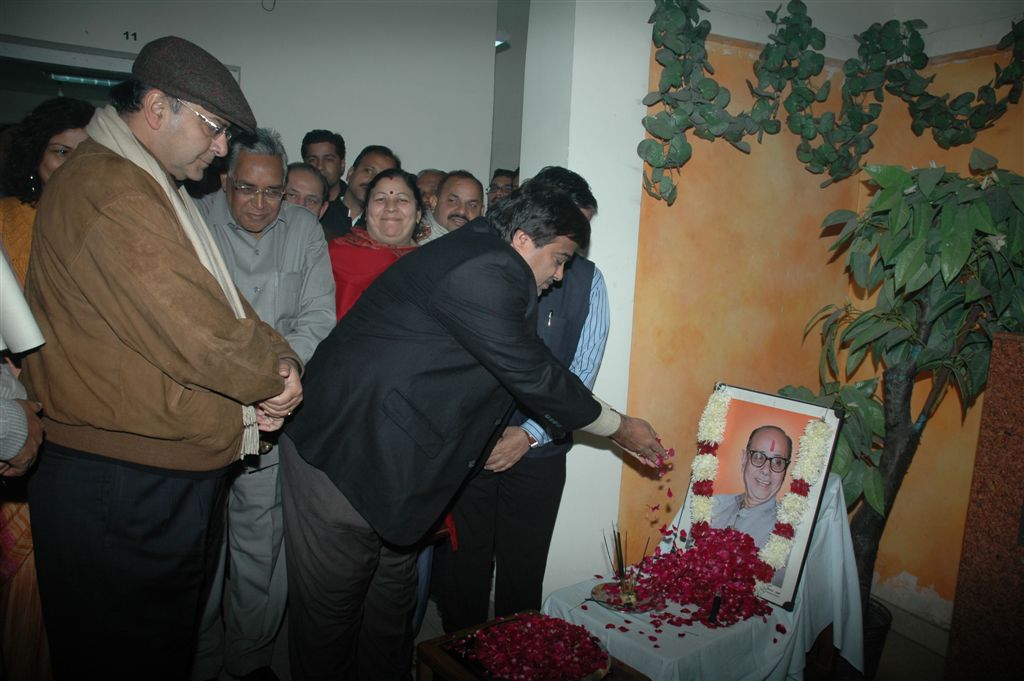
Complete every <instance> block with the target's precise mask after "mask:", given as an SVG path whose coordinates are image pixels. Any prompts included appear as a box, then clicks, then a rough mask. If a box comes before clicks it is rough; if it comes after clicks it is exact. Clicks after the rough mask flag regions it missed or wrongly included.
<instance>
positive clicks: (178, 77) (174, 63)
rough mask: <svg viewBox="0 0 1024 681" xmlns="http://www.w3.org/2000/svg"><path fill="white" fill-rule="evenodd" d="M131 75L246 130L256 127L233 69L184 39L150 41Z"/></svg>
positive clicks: (137, 60)
mask: <svg viewBox="0 0 1024 681" xmlns="http://www.w3.org/2000/svg"><path fill="white" fill-rule="evenodd" d="M132 75H133V76H134V77H135V78H137V79H138V80H140V81H142V82H143V83H145V84H146V85H151V86H152V87H155V88H157V89H160V90H163V91H164V92H166V93H167V94H169V95H172V96H174V97H178V98H180V99H186V100H188V101H190V102H195V103H196V104H199V105H200V106H202V107H203V108H204V109H206V110H207V111H209V112H210V113H213V114H216V115H218V116H220V117H221V118H224V119H226V120H228V121H230V122H232V123H234V124H235V125H237V126H238V127H240V128H242V129H244V130H245V131H246V132H253V131H254V130H255V129H256V117H255V116H253V115H252V109H251V108H249V102H247V101H246V100H245V95H243V94H242V88H240V87H239V86H238V82H237V81H235V79H234V77H233V76H232V75H231V72H230V71H228V69H227V67H226V66H224V64H221V63H220V62H219V61H218V60H217V58H216V57H214V56H213V55H212V54H210V53H209V52H207V51H206V50H204V49H203V48H201V47H199V46H198V45H196V44H194V43H190V42H189V41H187V40H185V39H184V38H179V37H177V36H173V35H170V36H166V37H163V38H157V39H156V40H154V41H152V42H150V43H147V44H146V45H145V47H143V48H142V51H141V52H139V56H138V57H136V58H135V63H134V64H132Z"/></svg>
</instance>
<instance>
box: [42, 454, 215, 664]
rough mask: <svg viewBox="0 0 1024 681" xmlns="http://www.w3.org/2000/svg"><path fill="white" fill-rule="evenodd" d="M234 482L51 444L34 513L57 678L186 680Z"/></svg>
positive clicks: (46, 620) (45, 612) (212, 474)
mask: <svg viewBox="0 0 1024 681" xmlns="http://www.w3.org/2000/svg"><path fill="white" fill-rule="evenodd" d="M225 475H226V470H221V471H216V472H213V473H204V474H196V475H192V474H189V473H179V472H177V471H167V470H162V469H156V468H150V467H146V466H134V465H131V464H125V463H121V462H118V461H115V460H113V459H107V458H104V457H99V456H95V455H92V454H87V453H84V452H78V451H76V450H72V449H67V448H64V447H59V446H56V445H52V444H46V445H44V447H43V451H42V453H41V454H40V456H39V464H38V467H37V469H36V471H35V473H34V474H33V476H32V479H31V480H30V481H29V510H30V512H31V514H32V534H33V537H34V540H35V553H36V570H37V572H38V576H39V592H40V596H41V598H42V605H43V618H44V620H45V622H46V633H47V636H48V637H49V641H50V656H51V658H52V660H53V669H54V676H55V678H57V679H58V680H61V679H89V678H92V679H110V680H116V679H132V680H133V681H136V680H137V679H167V680H168V681H170V680H172V679H173V680H174V681H181V680H182V679H187V678H188V674H189V669H190V667H191V664H192V656H193V651H194V649H195V640H196V631H197V627H198V623H199V614H200V607H201V605H202V603H203V600H204V598H205V593H206V591H207V590H208V589H209V584H210V579H211V577H212V568H213V567H214V562H213V561H214V560H215V559H216V556H217V551H216V547H217V543H218V540H219V532H220V531H221V522H220V517H221V515H222V514H221V513H219V512H218V511H217V509H218V508H219V507H220V505H221V504H223V501H224V495H223V492H224V478H225Z"/></svg>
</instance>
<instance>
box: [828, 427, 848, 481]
mask: <svg viewBox="0 0 1024 681" xmlns="http://www.w3.org/2000/svg"><path fill="white" fill-rule="evenodd" d="M852 460H853V452H851V451H850V443H848V442H847V441H846V438H844V437H843V436H842V435H840V436H839V440H838V441H837V442H836V454H835V456H834V457H832V472H833V473H835V474H836V475H838V476H839V477H842V476H844V475H846V472H847V471H848V470H850V462H851V461H852Z"/></svg>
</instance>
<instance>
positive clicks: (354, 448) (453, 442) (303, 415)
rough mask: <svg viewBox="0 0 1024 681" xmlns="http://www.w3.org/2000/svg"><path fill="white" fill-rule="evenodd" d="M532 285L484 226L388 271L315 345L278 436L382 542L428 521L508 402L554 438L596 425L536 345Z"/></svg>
mask: <svg viewBox="0 0 1024 681" xmlns="http://www.w3.org/2000/svg"><path fill="white" fill-rule="evenodd" d="M536 314H537V286H536V281H535V279H534V275H533V272H532V271H531V270H530V268H529V266H528V265H527V264H526V262H525V261H524V260H523V258H522V257H521V256H520V255H519V254H518V253H516V252H515V251H514V250H513V249H512V247H511V246H510V245H509V244H508V243H506V242H505V241H504V240H502V239H501V238H500V237H499V236H498V234H497V233H496V232H495V231H494V230H493V229H492V228H491V226H490V224H489V223H488V222H487V221H486V220H485V219H483V218H480V219H477V220H474V221H473V222H470V223H469V224H467V225H465V226H464V227H463V228H462V229H459V230H457V231H455V232H454V233H452V234H450V235H448V236H446V237H445V238H443V239H438V240H436V241H433V242H431V243H429V244H427V245H425V246H423V247H422V248H420V249H418V250H417V251H414V252H413V253H410V254H409V255H407V256H406V257H404V258H402V259H401V260H399V261H398V262H397V263H395V264H394V265H392V266H391V267H390V268H389V269H388V270H387V271H386V272H384V274H382V275H381V276H380V278H379V279H378V280H377V281H376V282H374V284H373V285H372V286H371V287H370V288H369V289H368V290H367V291H366V292H365V293H364V294H363V295H362V297H361V298H360V299H359V301H358V302H357V303H356V304H355V306H354V307H353V308H352V309H351V310H350V311H349V313H348V314H346V315H345V317H343V318H342V320H341V321H340V322H339V324H338V326H337V327H336V328H335V329H334V331H332V332H331V334H330V335H329V336H328V337H327V338H326V339H325V340H324V341H323V342H322V343H321V344H320V346H319V347H318V348H317V351H316V353H315V354H314V355H313V358H312V359H311V360H310V362H309V364H308V365H307V367H306V373H305V376H304V377H303V385H304V404H303V406H302V409H301V410H299V412H298V413H297V414H296V416H295V418H294V420H293V422H292V423H291V424H290V425H289V427H288V428H287V430H286V432H287V434H288V436H289V437H290V438H291V439H292V440H293V441H294V442H295V445H296V447H297V449H298V451H299V453H300V454H301V455H302V457H303V458H304V459H306V460H307V461H308V462H309V463H311V464H312V465H314V466H316V467H317V468H320V469H321V470H323V471H324V472H325V473H326V474H327V475H328V476H329V477H330V479H331V480H332V481H333V482H334V484H335V485H337V487H338V489H339V490H341V492H342V493H343V494H344V495H345V496H346V497H347V498H348V499H349V501H351V503H352V505H353V506H355V508H356V510H358V511H359V513H360V514H361V515H362V516H363V517H364V518H365V519H366V520H367V521H368V522H369V523H370V525H371V526H372V527H373V528H374V530H376V531H377V533H378V534H380V535H381V536H382V537H383V538H384V539H385V540H386V541H388V542H390V543H393V544H398V545H409V544H413V543H415V542H416V541H417V540H418V539H420V538H421V537H422V536H423V534H424V533H425V532H427V530H429V529H430V528H431V527H432V525H433V524H434V523H435V522H436V521H437V520H438V519H439V517H440V515H441V513H442V512H443V510H444V509H445V507H446V506H447V504H448V502H449V501H451V499H452V497H453V496H454V495H455V492H456V491H457V489H458V487H459V485H460V484H461V483H462V481H463V480H464V479H465V477H466V475H467V474H468V473H469V472H470V471H471V470H472V469H473V467H474V465H476V461H477V459H478V458H479V457H481V456H483V455H484V449H485V447H486V446H487V444H488V442H489V441H490V440H491V438H492V435H494V434H495V431H496V430H497V429H498V428H499V427H502V426H504V423H505V420H506V419H507V417H508V414H509V413H510V409H511V406H512V402H513V398H514V399H515V400H516V401H518V402H520V403H521V404H523V405H525V406H526V407H528V408H529V409H530V411H531V412H532V413H535V414H537V417H538V418H539V419H541V421H542V423H543V424H544V425H546V426H548V427H549V428H550V429H551V430H553V431H571V430H575V429H577V428H580V427H582V426H585V425H587V424H588V423H590V422H592V421H593V420H594V419H596V418H597V416H598V414H599V413H600V406H599V405H598V403H597V402H596V401H595V400H594V398H593V396H592V395H591V394H590V391H589V390H588V389H587V388H586V386H584V385H583V384H582V383H581V382H580V381H579V379H578V378H576V376H574V375H573V374H572V373H570V372H569V371H568V370H567V369H566V368H565V367H564V366H563V365H562V364H561V363H560V362H558V360H556V359H555V358H554V356H552V354H551V352H550V351H549V350H548V349H547V347H546V346H545V345H544V343H543V342H542V341H541V340H540V339H539V338H538V337H537V331H536V328H537V321H536V319H537V318H536Z"/></svg>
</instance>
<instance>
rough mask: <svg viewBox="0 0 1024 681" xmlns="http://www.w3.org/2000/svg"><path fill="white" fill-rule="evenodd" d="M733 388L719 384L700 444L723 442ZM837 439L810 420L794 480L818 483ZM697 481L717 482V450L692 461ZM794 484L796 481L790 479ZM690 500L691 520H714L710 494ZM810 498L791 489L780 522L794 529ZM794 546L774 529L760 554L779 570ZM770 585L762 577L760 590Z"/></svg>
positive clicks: (701, 429)
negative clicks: (730, 394)
mask: <svg viewBox="0 0 1024 681" xmlns="http://www.w3.org/2000/svg"><path fill="white" fill-rule="evenodd" d="M730 402H731V398H730V397H729V388H728V387H727V386H724V385H720V386H718V387H717V388H716V389H715V391H714V392H713V393H711V397H710V398H708V403H707V405H705V407H704V412H703V413H702V414H701V417H700V422H699V423H698V425H697V442H698V444H703V443H707V444H710V445H718V444H721V442H722V439H723V438H724V437H725V429H726V415H727V414H728V412H729V403H730ZM832 439H833V428H832V426H830V425H829V424H828V423H826V422H825V421H824V420H822V419H814V420H812V421H810V422H809V423H808V424H807V427H806V428H805V429H804V434H803V435H802V436H801V437H800V446H799V448H798V449H797V452H796V460H795V461H794V462H793V467H792V468H791V469H790V470H791V475H792V479H793V480H800V481H803V482H805V483H807V484H808V485H810V484H812V483H814V482H815V481H817V480H818V479H819V478H820V477H821V472H822V468H823V467H824V465H825V461H827V460H828V454H829V451H830V449H831V445H832ZM691 470H692V474H693V475H692V478H693V482H704V481H708V480H710V481H711V482H712V483H714V481H715V479H716V478H717V477H718V457H717V456H716V455H715V454H698V455H697V456H696V457H694V459H693V464H692V465H691ZM790 487H791V488H792V482H791V483H790ZM691 497H692V498H691V500H690V522H691V524H692V525H696V524H697V523H708V524H710V523H711V511H712V508H713V507H714V501H713V499H712V498H711V496H710V495H704V494H694V495H691ZM809 505H810V501H809V499H808V497H806V496H804V495H801V494H797V493H795V492H787V493H786V494H785V495H784V496H783V497H782V501H780V502H779V506H778V510H777V511H776V522H778V523H781V524H785V525H790V526H791V527H793V529H794V531H795V530H796V528H797V527H798V526H799V525H800V523H801V522H802V521H803V519H804V516H805V515H806V513H807V510H808V507H809ZM792 548H793V540H792V539H788V538H786V537H783V536H781V535H778V534H776V533H774V532H772V534H771V535H769V537H768V540H767V541H766V542H765V543H764V546H762V547H761V550H760V552H759V553H758V557H759V558H760V559H761V560H763V561H764V562H765V563H767V564H768V565H769V566H771V568H772V569H773V570H776V571H777V570H779V569H780V568H782V567H783V566H785V565H786V562H787V561H788V560H789V554H790V551H791V550H792ZM768 587H769V584H768V583H767V582H761V581H758V583H757V585H756V587H755V588H756V593H757V594H758V595H759V596H763V595H764V592H765V590H766V589H767V588H768Z"/></svg>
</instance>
